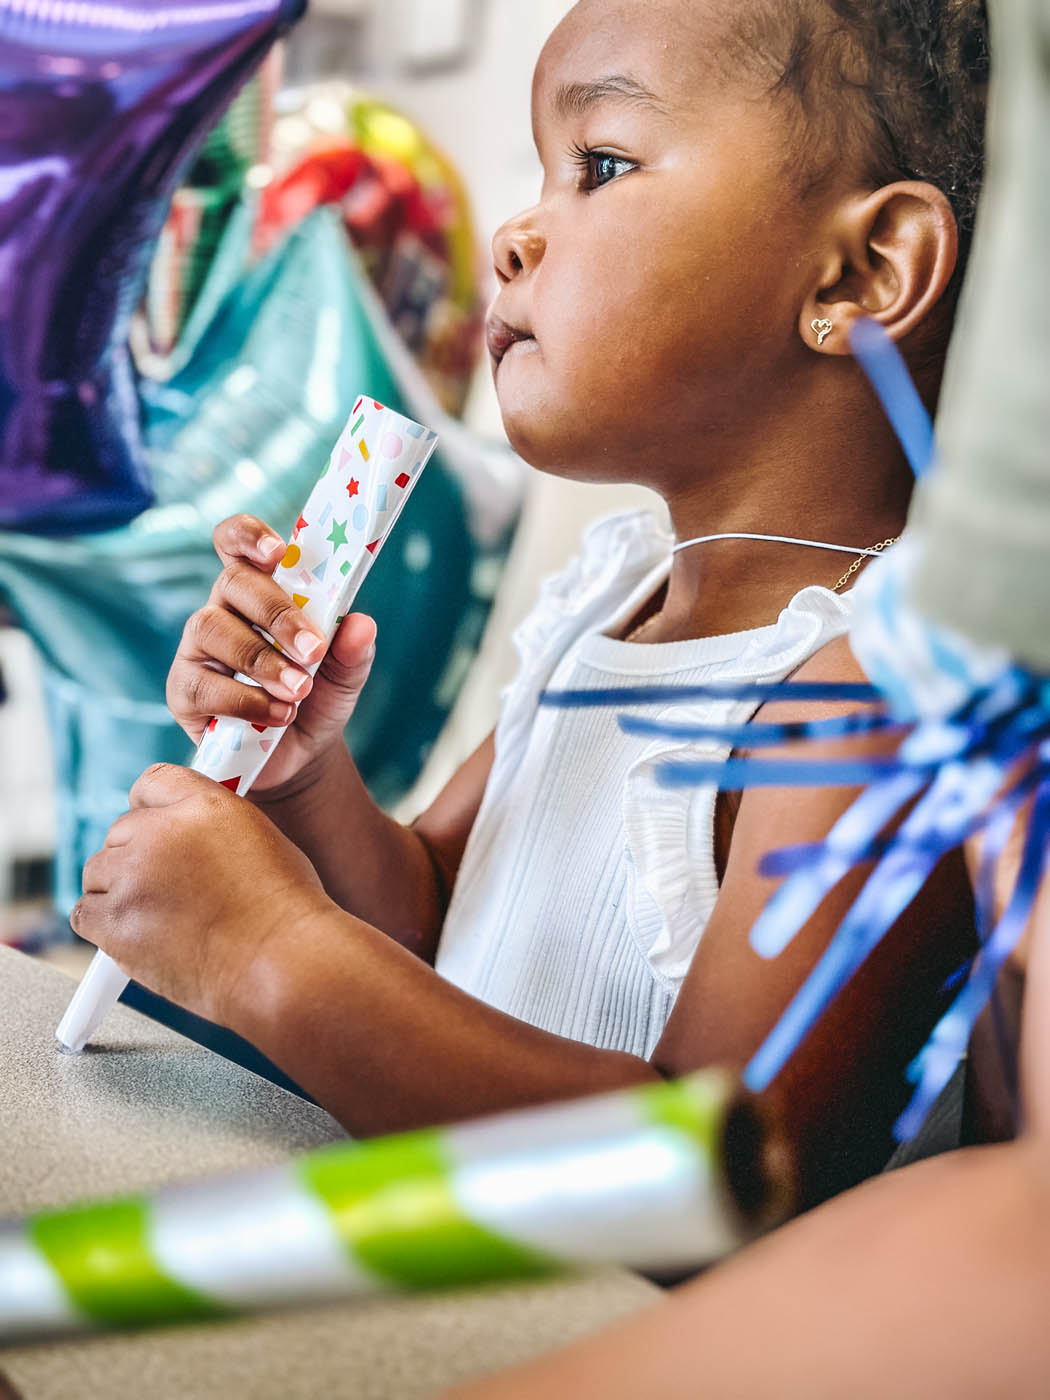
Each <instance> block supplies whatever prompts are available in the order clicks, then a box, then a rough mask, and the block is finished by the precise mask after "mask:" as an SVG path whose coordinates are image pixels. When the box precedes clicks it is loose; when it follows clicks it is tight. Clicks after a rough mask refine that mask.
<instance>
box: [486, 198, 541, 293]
mask: <svg viewBox="0 0 1050 1400" xmlns="http://www.w3.org/2000/svg"><path fill="white" fill-rule="evenodd" d="M546 247H547V240H546V239H545V238H544V236H543V234H542V233H540V232H539V231H538V230H537V229H536V227H535V224H534V223H533V220H532V218H531V212H530V213H528V214H518V215H516V216H515V217H514V218H513V219H508V220H507V222H506V223H505V224H504V225H503V227H502V228H501V229H497V231H496V235H495V237H494V238H493V240H492V261H493V265H494V266H495V269H496V276H497V277H498V278H499V281H500V285H501V286H502V285H503V284H505V283H507V282H512V281H513V280H514V278H515V277H519V276H520V275H521V274H522V273H523V272H532V271H533V269H534V268H536V267H537V266H538V265H539V263H540V261H541V259H542V258H543V254H544V252H545V250H546Z"/></svg>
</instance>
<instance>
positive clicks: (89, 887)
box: [81, 847, 120, 894]
mask: <svg viewBox="0 0 1050 1400" xmlns="http://www.w3.org/2000/svg"><path fill="white" fill-rule="evenodd" d="M119 859H120V856H119V854H118V853H117V851H115V850H113V849H107V848H106V847H103V848H102V850H101V851H96V852H95V854H94V855H93V856H89V858H88V859H87V860H86V861H85V862H84V870H83V874H82V876H81V881H82V884H83V889H84V893H85V894H106V893H107V892H108V891H109V889H110V888H111V886H112V884H113V879H114V876H115V873H116V869H117V863H118V861H119Z"/></svg>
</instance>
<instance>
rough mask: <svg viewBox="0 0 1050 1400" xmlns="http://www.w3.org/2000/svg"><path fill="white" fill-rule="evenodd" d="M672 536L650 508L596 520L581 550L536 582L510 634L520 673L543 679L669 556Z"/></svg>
mask: <svg viewBox="0 0 1050 1400" xmlns="http://www.w3.org/2000/svg"><path fill="white" fill-rule="evenodd" d="M673 544H674V541H673V539H672V537H671V535H669V534H668V532H667V531H666V530H665V529H663V528H662V526H661V525H660V523H659V521H658V520H657V518H656V516H655V515H653V514H652V513H651V512H650V511H623V512H620V513H619V514H617V515H609V516H605V517H604V518H603V519H601V520H596V521H594V522H593V523H592V524H591V525H589V526H588V527H587V529H586V530H585V531H584V532H583V537H582V540H581V545H580V553H579V554H577V555H576V556H575V557H574V558H573V559H571V560H570V561H569V563H568V564H566V565H565V567H564V568H563V569H561V570H560V571H559V572H558V573H556V574H554V575H552V576H551V577H550V578H547V579H545V580H544V581H543V583H542V584H541V585H540V592H539V598H538V599H537V601H536V604H535V606H534V607H533V609H532V611H531V612H530V613H529V614H528V616H527V617H526V618H525V620H524V621H523V622H522V623H521V624H520V625H519V626H518V628H517V629H516V630H515V632H514V634H513V638H512V640H513V642H514V646H515V648H516V650H517V652H518V655H519V657H520V658H521V663H522V666H521V672H522V677H524V676H525V674H526V673H529V672H531V671H533V670H538V671H542V672H543V682H542V683H543V684H546V682H547V679H548V678H549V676H550V674H551V673H552V672H553V670H554V667H555V666H556V665H557V664H558V662H559V661H560V660H561V658H562V657H563V656H564V655H565V653H566V651H567V650H568V648H569V647H570V646H571V645H572V643H573V642H574V641H576V639H577V638H578V637H580V636H582V635H583V633H584V632H586V631H587V630H588V629H590V628H591V627H594V626H596V625H598V624H600V623H603V622H605V621H606V620H607V619H608V618H609V617H610V616H611V615H612V614H613V613H614V612H615V610H616V608H617V606H618V605H619V604H621V603H622V602H624V600H625V599H627V598H628V597H629V596H630V594H631V593H632V592H633V590H634V589H635V588H636V587H637V586H638V584H639V583H640V582H641V581H642V579H643V578H645V576H646V574H648V573H650V572H651V571H652V570H653V569H655V568H656V566H657V565H658V564H660V563H661V562H663V561H664V560H666V561H668V562H669V561H670V558H671V549H672V546H673Z"/></svg>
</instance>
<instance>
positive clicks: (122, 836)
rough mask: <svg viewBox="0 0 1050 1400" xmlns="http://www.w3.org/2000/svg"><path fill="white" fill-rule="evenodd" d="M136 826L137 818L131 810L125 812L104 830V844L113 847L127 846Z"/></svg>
mask: <svg viewBox="0 0 1050 1400" xmlns="http://www.w3.org/2000/svg"><path fill="white" fill-rule="evenodd" d="M137 826H138V819H137V818H136V816H135V814H134V813H133V812H125V813H124V815H123V816H120V817H118V818H117V819H116V821H115V822H114V823H113V825H112V826H111V827H110V828H109V830H108V831H107V832H106V839H105V841H104V842H103V845H104V846H108V847H110V848H115V847H117V846H127V845H128V844H129V843H130V842H131V841H132V839H133V838H134V835H135V831H136V829H137Z"/></svg>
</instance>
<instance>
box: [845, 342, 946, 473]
mask: <svg viewBox="0 0 1050 1400" xmlns="http://www.w3.org/2000/svg"><path fill="white" fill-rule="evenodd" d="M849 340H850V348H851V349H852V351H853V353H854V355H856V357H857V359H858V360H859V361H860V363H861V365H862V366H863V368H864V371H865V373H866V374H867V376H868V378H869V379H870V380H871V383H872V386H873V388H874V389H875V392H876V393H877V394H878V396H879V398H880V399H881V400H882V406H883V408H884V409H885V410H886V416H887V417H888V418H889V420H890V422H891V423H892V424H893V428H894V431H895V432H896V434H897V437H898V438H899V439H900V443H901V446H902V447H903V448H904V453H905V456H906V457H907V458H908V461H909V462H910V463H911V469H912V471H913V472H914V473H915V475H916V476H922V475H923V473H924V472H926V471H927V470H928V469H929V467H930V464H931V463H932V461H933V456H934V451H935V443H934V436H933V423H932V421H931V420H930V415H929V414H928V413H927V411H926V407H925V405H924V404H923V401H922V399H920V398H919V391H918V390H917V389H916V387H915V384H914V382H913V380H912V377H911V375H910V374H909V373H908V367H907V365H906V364H905V363H904V360H903V358H902V356H901V353H900V351H899V350H898V349H897V347H896V345H894V343H893V341H892V340H891V339H890V338H889V336H888V335H887V334H886V332H885V331H884V330H883V329H882V327H881V326H880V325H879V324H878V322H877V321H872V320H869V319H868V318H866V317H865V318H863V319H861V320H859V321H856V322H854V324H853V326H852V327H851V329H850V337H849Z"/></svg>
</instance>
